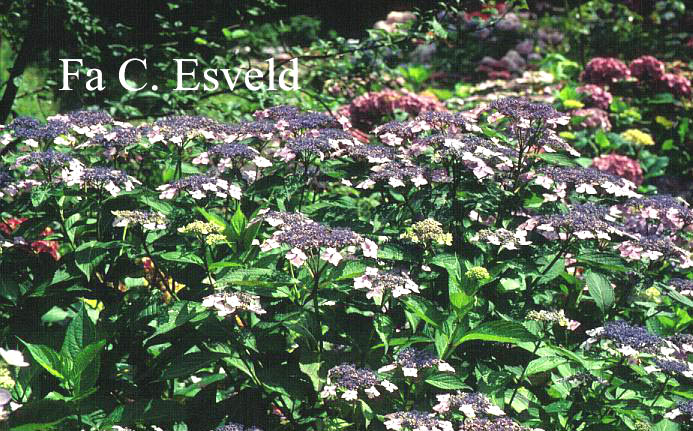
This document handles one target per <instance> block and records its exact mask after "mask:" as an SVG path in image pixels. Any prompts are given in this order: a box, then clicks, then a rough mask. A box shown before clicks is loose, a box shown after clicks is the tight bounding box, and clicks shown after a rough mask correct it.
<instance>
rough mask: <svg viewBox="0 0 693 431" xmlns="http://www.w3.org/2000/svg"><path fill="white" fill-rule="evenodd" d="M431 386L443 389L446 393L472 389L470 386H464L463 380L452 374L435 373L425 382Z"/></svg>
mask: <svg viewBox="0 0 693 431" xmlns="http://www.w3.org/2000/svg"><path fill="white" fill-rule="evenodd" d="M425 382H426V383H428V384H429V385H431V386H434V387H436V388H438V389H443V390H446V391H451V390H456V389H470V388H469V386H468V385H466V384H464V382H463V381H462V379H460V378H459V377H457V376H456V375H454V374H450V373H435V374H432V375H430V376H428V377H426V380H425Z"/></svg>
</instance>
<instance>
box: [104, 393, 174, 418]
mask: <svg viewBox="0 0 693 431" xmlns="http://www.w3.org/2000/svg"><path fill="white" fill-rule="evenodd" d="M185 418H186V409H184V408H181V404H180V403H179V402H178V401H170V400H157V399H154V400H147V399H143V400H137V401H135V402H133V403H127V404H125V405H123V408H122V409H120V408H118V409H116V410H114V411H113V412H112V413H111V414H110V415H109V421H111V420H112V421H114V423H120V424H135V423H159V424H163V423H172V422H179V421H183V420H185Z"/></svg>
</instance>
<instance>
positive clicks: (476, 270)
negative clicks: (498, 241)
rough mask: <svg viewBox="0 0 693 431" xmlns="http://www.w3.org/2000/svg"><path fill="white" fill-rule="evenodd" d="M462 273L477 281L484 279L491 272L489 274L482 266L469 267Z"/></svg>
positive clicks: (488, 276) (489, 275)
mask: <svg viewBox="0 0 693 431" xmlns="http://www.w3.org/2000/svg"><path fill="white" fill-rule="evenodd" d="M464 275H465V276H466V277H467V278H469V279H471V280H477V281H481V280H486V279H487V278H490V277H491V274H489V273H488V270H487V269H486V268H484V267H483V266H475V267H473V268H470V269H469V270H468V271H467V272H466V273H465V274H464Z"/></svg>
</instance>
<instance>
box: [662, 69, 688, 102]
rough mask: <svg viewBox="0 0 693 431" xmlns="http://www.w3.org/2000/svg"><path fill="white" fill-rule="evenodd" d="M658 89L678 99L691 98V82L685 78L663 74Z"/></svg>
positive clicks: (672, 74)
mask: <svg viewBox="0 0 693 431" xmlns="http://www.w3.org/2000/svg"><path fill="white" fill-rule="evenodd" d="M657 84H658V87H659V88H661V89H663V90H665V91H669V92H671V93H672V94H673V95H675V96H678V97H691V81H689V80H688V79H687V78H686V77H685V76H682V75H676V74H674V73H665V74H664V75H663V76H662V79H660V80H659V81H658V82H657Z"/></svg>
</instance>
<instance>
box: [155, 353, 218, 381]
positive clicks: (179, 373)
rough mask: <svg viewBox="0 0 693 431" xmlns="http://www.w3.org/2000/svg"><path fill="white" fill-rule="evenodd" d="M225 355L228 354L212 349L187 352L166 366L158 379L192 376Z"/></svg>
mask: <svg viewBox="0 0 693 431" xmlns="http://www.w3.org/2000/svg"><path fill="white" fill-rule="evenodd" d="M225 356H227V354H225V353H218V352H210V351H204V352H194V353H188V354H185V355H183V356H181V357H180V358H176V359H175V360H174V361H173V362H172V363H171V365H168V366H166V368H165V369H164V372H163V373H161V377H159V379H158V380H159V381H162V380H170V379H175V378H179V377H185V378H187V377H190V376H191V375H193V374H195V373H196V372H197V371H198V370H200V369H202V368H205V367H207V366H209V365H210V364H212V363H214V362H216V361H218V360H219V359H221V358H224V357H225Z"/></svg>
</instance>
